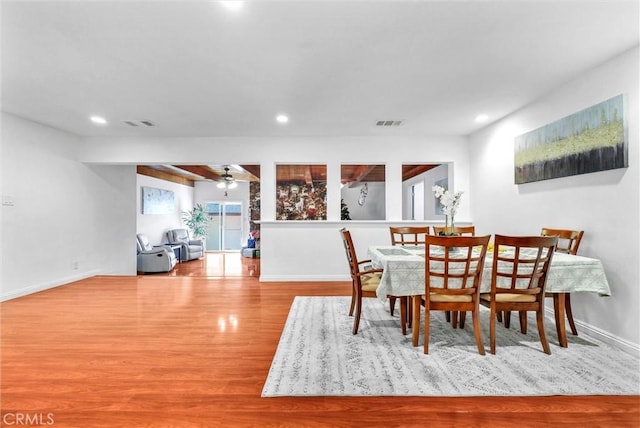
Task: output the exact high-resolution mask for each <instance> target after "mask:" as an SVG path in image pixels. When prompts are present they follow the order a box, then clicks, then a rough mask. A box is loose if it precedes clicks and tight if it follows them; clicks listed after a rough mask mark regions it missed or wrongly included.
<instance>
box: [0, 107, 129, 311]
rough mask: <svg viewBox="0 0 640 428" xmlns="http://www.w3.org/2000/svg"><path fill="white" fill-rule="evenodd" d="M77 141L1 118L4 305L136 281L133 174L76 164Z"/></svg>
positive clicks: (126, 170)
mask: <svg viewBox="0 0 640 428" xmlns="http://www.w3.org/2000/svg"><path fill="white" fill-rule="evenodd" d="M79 144H81V141H80V139H79V138H77V137H75V136H73V135H71V134H68V133H65V132H62V131H59V130H56V129H53V128H49V127H47V126H43V125H39V124H36V123H34V122H30V121H27V120H23V119H20V118H18V117H15V116H12V115H9V114H5V113H3V114H2V145H3V153H2V155H3V156H2V194H3V197H4V198H5V199H6V198H7V197H8V198H10V199H11V200H13V203H14V205H13V206H3V207H2V246H3V249H4V251H3V252H2V295H1V298H2V300H5V299H8V298H12V297H17V296H20V295H24V294H28V293H32V292H35V291H39V290H43V289H46V288H50V287H53V286H57V285H60V284H64V283H67V282H71V281H74V280H77V279H81V278H84V277H87V276H91V275H95V274H101V273H104V274H110V273H117V274H135V272H136V266H135V263H136V260H135V220H134V219H135V214H134V213H135V167H133V166H104V165H85V164H82V163H80V162H78V161H76V160H75V154H76V151H77V149H78V145H79Z"/></svg>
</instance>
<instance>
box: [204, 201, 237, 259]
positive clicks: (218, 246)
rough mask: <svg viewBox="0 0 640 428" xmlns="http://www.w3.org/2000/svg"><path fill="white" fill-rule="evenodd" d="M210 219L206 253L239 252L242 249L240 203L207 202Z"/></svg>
mask: <svg viewBox="0 0 640 428" xmlns="http://www.w3.org/2000/svg"><path fill="white" fill-rule="evenodd" d="M206 207H207V213H208V214H209V216H210V217H211V223H210V225H209V232H208V234H207V242H206V248H207V251H239V250H240V249H241V248H242V203H240V202H227V201H224V202H209V203H207V205H206Z"/></svg>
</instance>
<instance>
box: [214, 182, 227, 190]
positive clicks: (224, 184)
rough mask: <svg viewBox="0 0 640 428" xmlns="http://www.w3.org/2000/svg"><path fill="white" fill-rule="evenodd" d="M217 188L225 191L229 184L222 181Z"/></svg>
mask: <svg viewBox="0 0 640 428" xmlns="http://www.w3.org/2000/svg"><path fill="white" fill-rule="evenodd" d="M216 187H217V188H218V189H224V188H225V187H227V183H225V182H224V181H221V182H219V183H218V184H216Z"/></svg>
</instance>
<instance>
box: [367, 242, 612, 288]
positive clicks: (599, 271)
mask: <svg viewBox="0 0 640 428" xmlns="http://www.w3.org/2000/svg"><path fill="white" fill-rule="evenodd" d="M368 258H370V259H371V261H372V264H373V265H374V266H375V267H381V268H383V269H384V271H383V273H382V278H381V280H380V285H379V286H378V291H377V294H378V297H379V298H380V299H382V300H386V298H387V295H393V296H414V295H419V294H424V271H425V265H424V247H421V246H417V247H416V246H406V247H399V246H395V247H394V246H390V245H385V246H372V247H369V251H368ZM492 263H493V258H492V257H491V255H490V254H489V252H488V253H487V257H486V259H485V266H484V271H483V275H482V285H481V291H483V292H488V291H490V290H491V270H492ZM546 291H547V292H548V293H563V292H564V293H575V292H582V291H584V292H592V293H598V294H600V295H601V296H610V295H611V290H610V288H609V283H608V281H607V277H606V275H605V273H604V268H603V266H602V262H600V260H597V259H592V258H588V257H582V256H572V255H570V254H564V253H555V254H554V255H553V259H552V261H551V268H550V269H549V274H548V277H547V286H546Z"/></svg>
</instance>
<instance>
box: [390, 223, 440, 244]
mask: <svg viewBox="0 0 640 428" xmlns="http://www.w3.org/2000/svg"><path fill="white" fill-rule="evenodd" d="M389 232H390V233H391V245H425V238H426V237H427V236H428V235H431V228H430V227H429V226H405V227H402V226H401V227H395V226H392V227H390V228H389Z"/></svg>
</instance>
